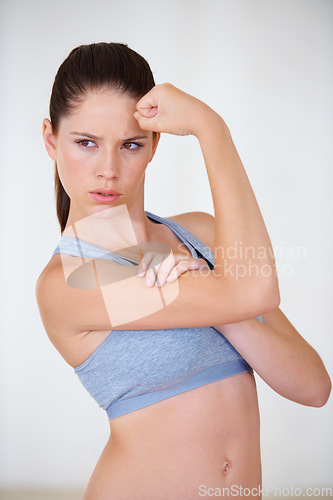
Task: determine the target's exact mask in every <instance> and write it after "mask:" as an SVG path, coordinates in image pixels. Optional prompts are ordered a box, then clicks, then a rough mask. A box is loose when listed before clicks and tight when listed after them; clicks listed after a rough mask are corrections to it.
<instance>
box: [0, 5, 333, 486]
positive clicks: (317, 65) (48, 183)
mask: <svg viewBox="0 0 333 500" xmlns="http://www.w3.org/2000/svg"><path fill="white" fill-rule="evenodd" d="M0 8H1V12H0V19H1V21H0V22H1V26H0V39H1V54H0V56H1V66H0V71H1V80H0V85H1V92H0V98H1V134H0V140H1V148H0V151H1V197H0V200H1V211H0V213H1V238H2V240H1V241H2V242H1V252H2V256H1V284H2V293H3V295H2V298H1V305H2V306H3V311H2V313H1V345H0V348H1V351H0V352H1V362H0V370H1V395H0V404H1V417H0V419H1V420H0V433H1V445H0V460H1V461H0V486H7V487H8V486H13V485H16V486H20V485H27V486H29V485H30V486H35V487H38V486H41V487H58V488H61V487H73V488H74V487H79V488H82V487H84V486H85V484H86V482H87V481H88V479H89V477H90V474H91V472H92V470H93V467H94V465H95V463H96V462H97V459H98V457H99V455H100V453H101V451H102V448H103V446H104V444H105V442H106V440H107V437H108V421H107V418H106V415H105V414H104V412H103V411H102V410H101V409H99V408H98V406H97V405H96V403H95V402H94V401H93V400H92V399H91V398H90V397H89V395H88V394H87V392H86V391H85V389H83V387H82V386H81V385H80V382H79V380H78V379H77V378H76V376H75V375H74V373H73V370H72V369H71V368H70V367H69V366H68V365H66V363H65V362H64V361H63V359H62V358H61V357H60V355H59V354H58V353H57V351H56V350H55V348H54V347H53V346H52V344H51V343H50V341H49V340H48V338H47V336H46V334H45V332H44V329H43V325H42V323H41V320H40V318H39V312H38V308H37V304H36V300H35V291H34V287H35V282H36V279H37V277H38V275H39V273H40V272H41V270H42V269H43V267H44V266H45V265H46V263H47V262H48V260H49V259H50V257H51V254H52V252H53V250H54V248H55V247H56V245H57V242H58V238H59V235H60V231H59V227H58V224H57V219H56V211H55V204H54V195H53V163H52V161H51V160H50V159H49V157H48V156H47V153H46V151H45V149H44V145H43V142H42V135H41V130H42V120H43V118H44V117H47V116H48V101H49V96H50V91H51V86H52V83H53V79H54V76H55V73H56V70H57V68H58V66H59V65H60V64H61V62H62V61H63V60H64V58H65V57H67V55H68V53H69V51H70V50H71V49H72V48H74V47H75V46H77V45H80V44H84V43H91V42H99V41H107V42H111V41H115V42H124V43H127V44H128V45H129V46H130V47H131V48H133V49H134V50H136V51H137V52H139V53H141V54H142V55H143V56H144V57H146V58H147V60H148V61H149V63H150V64H151V67H152V70H153V72H154V74H155V79H156V82H157V83H162V82H165V81H170V82H172V83H173V84H174V85H176V86H178V87H180V88H181V89H183V90H185V91H186V92H188V93H190V94H193V95H195V96H196V97H198V98H200V99H202V100H204V101H205V102H207V103H208V104H209V105H210V106H211V107H213V108H214V109H215V110H216V111H217V112H218V113H220V114H221V115H222V116H223V118H224V119H225V121H226V122H227V124H228V126H229V128H230V129H231V132H232V136H233V139H234V141H235V144H236V147H237V148H238V151H239V153H240V156H241V158H242V160H243V163H244V165H245V168H246V171H247V173H248V176H249V179H250V181H251V184H252V186H253V189H254V192H255V194H256V197H257V200H258V203H259V206H260V208H261V210H262V213H263V216H264V220H265V223H266V225H267V228H268V231H269V234H270V236H271V240H272V244H273V247H274V248H275V250H276V252H277V255H276V257H277V263H278V266H279V271H280V290H281V297H282V302H281V309H282V310H283V311H284V313H285V314H286V315H287V317H288V318H289V319H290V320H291V322H292V323H293V324H294V325H295V327H296V328H297V329H298V331H299V332H300V333H301V334H302V335H303V336H304V337H305V339H306V340H307V341H308V342H309V343H310V344H311V345H312V346H313V347H314V348H315V349H316V350H317V351H318V352H319V354H320V355H321V356H322V359H323V360H324V362H325V364H326V367H327V369H328V371H329V372H330V373H332V368H333V366H332V365H333V360H332V351H333V350H332V347H333V346H332V327H331V324H332V321H331V316H330V313H329V310H330V309H331V310H332V301H331V298H332V284H331V280H332V255H331V248H332V231H331V226H332V217H331V215H332V202H331V199H332V197H331V190H332V166H333V162H332V160H333V154H332V153H333V151H332V111H333V109H332V84H333V71H332V61H333V50H332V41H333V40H332V39H333V30H332V27H333V26H332V25H333V23H332V14H333V2H332V1H330V0H327V1H325V0H233V1H231V0H230V1H227V0H220V1H218V0H210V1H209V0H204V1H203V0H197V1H195V0H189V1H185V0H183V1H179V0H177V1H176V0H168V1H167V2H166V1H163V2H162V1H157V0H154V1H145V0H141V1H137V2H135V1H132V2H131V1H126V2H121V1H118V0H117V1H114V0H111V1H107V0H94V1H93V2H91V1H86V0H80V1H76V0H74V1H68V0H67V1H65V0H57V1H53V2H50V1H47V0H30V1H29V2H27V1H23V0H22V1H20V0H12V1H10V0H5V1H4V0H2V2H1V3H0ZM145 209H146V210H148V211H151V212H152V213H156V214H158V215H161V216H163V217H167V216H171V215H174V214H177V213H182V212H187V211H192V210H199V211H206V212H209V213H212V214H213V213H214V209H213V204H212V200H211V195H210V189H209V183H208V179H207V175H206V171H205V167H204V163H203V160H202V157H201V152H200V149H199V146H198V144H197V142H196V139H194V138H193V137H183V138H181V137H170V136H164V137H163V138H162V140H161V143H160V146H159V150H158V152H157V154H156V156H155V159H154V161H153V162H152V163H151V164H150V165H149V167H148V170H147V182H146V205H145ZM288 247H289V252H290V251H292V252H294V254H295V257H294V258H288V257H289V256H288V254H287V250H288ZM300 247H302V248H303V247H304V248H305V250H306V254H305V257H304V255H303V254H302V256H300V257H298V258H297V255H296V253H297V249H299V248H300ZM290 249H292V250H290ZM291 383H292V382H291ZM258 392H259V401H260V411H261V417H262V424H261V440H262V459H263V480H264V485H266V486H267V487H269V486H272V485H276V486H278V487H283V486H286V487H290V486H294V487H307V486H316V487H319V486H324V485H326V486H327V485H330V486H332V463H333V454H332V449H333V443H332V424H331V422H332V416H333V412H332V398H331V399H330V401H329V402H328V403H327V405H326V406H325V407H323V408H320V409H318V408H309V407H305V406H301V405H298V404H295V403H293V402H290V401H288V400H286V399H283V398H282V397H280V396H279V395H277V394H276V393H274V392H273V391H272V390H271V389H269V388H268V387H267V386H266V385H265V384H264V383H263V382H262V381H260V380H258ZM244 418H246V416H245V415H244Z"/></svg>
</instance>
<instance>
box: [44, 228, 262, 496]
mask: <svg viewBox="0 0 333 500" xmlns="http://www.w3.org/2000/svg"><path fill="white" fill-rule="evenodd" d="M158 226H159V227H157V225H156V241H162V242H164V243H168V244H169V245H170V246H171V248H172V250H173V251H174V252H175V253H180V252H181V253H182V254H183V255H185V253H186V252H187V254H188V255H190V252H189V250H188V249H187V248H186V247H185V246H184V245H183V244H182V242H181V241H180V240H179V239H178V238H177V236H176V235H175V234H174V233H173V232H172V231H171V230H170V229H169V228H168V227H166V226H162V225H158ZM196 236H198V237H199V238H200V235H199V234H197V235H196ZM59 260H60V257H59V255H56V256H54V257H53V258H52V259H51V261H50V264H49V265H51V266H52V265H59ZM109 333H110V331H92V332H82V333H81V334H76V335H65V334H64V332H62V333H61V334H56V335H54V338H52V337H51V340H52V342H53V343H54V345H55V346H56V348H57V349H58V350H59V352H60V353H61V354H62V355H63V357H64V359H65V360H66V361H67V362H68V363H69V364H71V365H72V366H73V367H74V366H79V365H80V364H82V363H83V362H84V361H85V360H86V359H87V358H88V357H89V355H90V354H91V353H92V352H93V351H94V349H96V347H97V346H98V345H99V344H100V343H101V342H102V341H103V340H104V339H105V338H106V336H107V335H108V334H109ZM260 485H261V461H260V433H259V410H258V402H257V393H256V385H255V380H254V377H253V375H252V374H251V373H249V372H247V373H242V374H239V375H234V376H232V377H229V378H226V379H223V380H219V381H217V382H213V383H211V384H208V385H205V386H202V387H199V388H197V389H193V390H190V391H188V392H185V393H182V394H179V395H176V396H173V397H171V398H168V399H166V400H163V401H161V402H159V403H156V404H154V405H150V406H147V407H145V408H142V409H140V410H136V411H134V412H131V413H128V414H126V415H123V416H120V417H117V418H114V419H112V420H110V438H109V440H108V442H107V444H106V446H105V448H104V450H103V453H102V455H101V457H100V459H99V461H98V463H97V465H96V468H95V470H94V472H93V475H92V477H91V479H90V481H89V484H88V487H87V490H86V493H85V496H84V500H122V499H124V500H125V499H126V500H127V499H128V500H132V499H133V498H135V499H136V500H178V499H179V500H187V499H194V498H201V497H203V496H213V495H212V494H213V493H214V494H216V493H217V494H219V491H220V490H221V492H223V488H229V492H230V496H231V495H232V496H236V495H235V494H234V493H235V491H238V492H239V491H240V488H249V489H250V490H251V489H252V488H255V489H256V490H253V491H255V492H257V489H258V488H259V486H260ZM232 491H233V494H232V493H231V492H232ZM239 494H240V493H239ZM228 496H229V495H228V494H227V490H224V497H228ZM247 496H248V498H252V496H251V495H248V494H247ZM254 496H255V498H260V495H259V494H257V493H255V495H254Z"/></svg>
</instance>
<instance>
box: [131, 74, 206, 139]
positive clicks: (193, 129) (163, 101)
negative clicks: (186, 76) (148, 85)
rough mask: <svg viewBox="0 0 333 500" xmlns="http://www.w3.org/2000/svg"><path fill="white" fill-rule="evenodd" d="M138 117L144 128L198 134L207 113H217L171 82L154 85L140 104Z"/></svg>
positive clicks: (173, 132)
mask: <svg viewBox="0 0 333 500" xmlns="http://www.w3.org/2000/svg"><path fill="white" fill-rule="evenodd" d="M136 108H137V111H136V112H135V113H134V118H135V119H136V120H137V121H138V123H139V126H140V128H142V129H143V130H150V131H153V132H166V133H168V134H175V135H189V134H193V135H197V134H198V133H199V131H200V129H201V128H202V127H203V126H204V124H203V122H204V120H205V118H206V116H208V115H210V114H212V115H216V113H215V111H213V110H212V109H211V108H210V107H209V106H207V105H206V104H205V103H203V102H202V101H200V100H199V99H196V98H195V97H193V96H191V95H189V94H186V93H185V92H183V91H181V90H179V89H178V88H176V87H174V86H173V85H171V83H163V84H161V85H156V86H155V87H153V88H152V89H151V90H150V91H149V92H148V93H147V94H146V95H144V96H143V97H142V98H141V99H140V100H139V101H138V103H137V105H136Z"/></svg>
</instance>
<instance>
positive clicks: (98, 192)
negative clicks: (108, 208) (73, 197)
mask: <svg viewBox="0 0 333 500" xmlns="http://www.w3.org/2000/svg"><path fill="white" fill-rule="evenodd" d="M89 194H90V196H91V197H92V199H93V200H94V201H96V202H97V203H114V202H115V201H117V200H118V199H119V198H120V196H121V194H120V193H118V191H116V190H115V189H105V188H98V189H95V191H90V193H89Z"/></svg>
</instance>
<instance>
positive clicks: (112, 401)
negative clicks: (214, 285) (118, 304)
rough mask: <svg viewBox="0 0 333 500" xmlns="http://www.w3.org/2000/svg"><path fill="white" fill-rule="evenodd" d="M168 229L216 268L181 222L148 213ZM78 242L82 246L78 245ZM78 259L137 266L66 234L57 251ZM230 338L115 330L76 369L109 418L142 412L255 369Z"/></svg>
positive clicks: (193, 331)
mask: <svg viewBox="0 0 333 500" xmlns="http://www.w3.org/2000/svg"><path fill="white" fill-rule="evenodd" d="M145 213H146V215H147V217H148V218H149V219H151V220H153V221H155V222H158V223H160V224H165V225H166V226H168V227H169V228H170V229H171V230H172V231H173V232H174V233H175V234H176V235H177V236H178V238H180V239H181V240H182V241H183V243H184V244H185V245H186V246H187V248H188V249H189V250H190V252H191V254H192V256H193V257H195V258H204V259H205V260H206V261H207V263H208V264H209V267H210V268H211V269H213V268H214V254H213V253H212V252H211V250H209V249H208V248H207V247H206V246H205V245H204V244H203V243H202V242H201V241H200V240H198V239H197V238H196V237H195V236H194V235H193V234H191V233H190V232H189V231H187V230H186V229H185V228H184V227H182V226H181V225H180V224H178V223H176V222H174V221H172V220H170V219H166V218H162V217H159V216H158V215H153V214H152V213H150V212H147V211H145ZM78 243H79V245H78ZM56 253H65V254H69V255H74V256H77V257H82V255H83V256H85V257H92V258H103V259H110V260H113V261H116V262H118V263H121V264H124V265H137V263H136V262H135V261H133V260H131V259H128V258H125V257H121V256H119V255H117V254H113V253H112V252H109V253H108V254H105V249H102V248H100V247H97V246H95V245H92V244H90V243H87V242H85V241H82V240H77V239H76V238H70V237H67V236H63V237H62V238H61V239H60V242H59V245H58V246H57V248H56V249H55V251H54V253H53V255H55V254H56ZM256 319H257V320H258V321H261V322H262V318H261V316H259V317H257V318H256ZM251 370H252V368H251V367H250V365H249V364H248V363H247V362H246V361H245V360H244V359H243V358H242V356H241V355H240V354H239V353H238V352H237V351H236V349H234V347H233V346H232V345H231V344H230V343H229V342H228V341H227V339H226V338H225V337H224V336H223V335H222V334H221V333H220V332H219V331H218V330H216V329H215V328H213V327H211V326H207V327H198V328H173V329H165V330H112V331H111V332H110V333H109V335H108V336H107V337H106V339H105V340H104V341H103V342H102V343H101V344H100V345H99V346H98V347H97V348H96V349H95V350H94V352H93V353H92V354H91V355H90V356H89V358H88V359H87V360H86V361H85V362H84V363H82V364H81V365H80V366H78V367H76V368H74V371H75V373H76V374H77V375H78V377H79V379H80V380H81V382H82V384H83V385H84V387H85V388H86V389H87V391H88V392H89V394H90V395H91V396H92V397H93V398H94V399H95V400H96V401H97V403H98V404H99V406H100V407H102V408H104V410H106V413H107V415H108V418H109V419H112V418H116V417H119V416H121V415H125V414H126V413H129V412H132V411H135V410H138V409H140V408H144V407H145V406H149V405H152V404H154V403H157V402H159V401H162V400H164V399H167V398H170V397H172V396H175V395H176V394H180V393H182V392H186V391H190V390H191V389H195V388H197V387H201V386H202V385H206V384H210V383H212V382H215V381H217V380H220V379H224V378H227V377H231V376H232V375H236V374H238V373H243V372H247V371H251Z"/></svg>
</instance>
